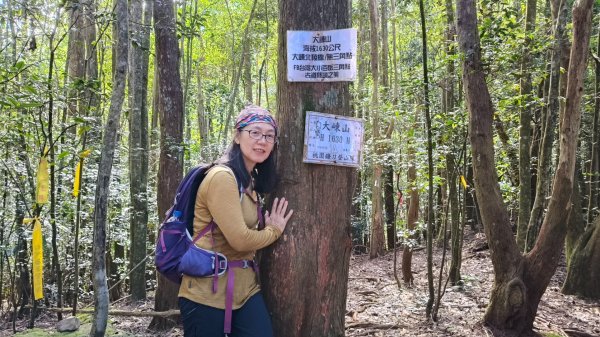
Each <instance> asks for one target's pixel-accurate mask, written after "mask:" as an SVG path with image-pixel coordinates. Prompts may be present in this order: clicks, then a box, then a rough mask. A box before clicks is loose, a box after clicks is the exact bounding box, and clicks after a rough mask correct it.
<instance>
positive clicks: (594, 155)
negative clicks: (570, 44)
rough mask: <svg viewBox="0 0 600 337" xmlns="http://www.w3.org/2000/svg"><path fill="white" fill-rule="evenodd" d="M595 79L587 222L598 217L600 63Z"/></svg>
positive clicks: (599, 180) (599, 38)
mask: <svg viewBox="0 0 600 337" xmlns="http://www.w3.org/2000/svg"><path fill="white" fill-rule="evenodd" d="M596 54H598V55H600V29H599V30H598V45H597V46H596ZM595 66H596V67H595V68H596V69H595V71H596V74H595V75H596V78H595V79H594V81H595V86H596V88H595V95H594V97H595V99H594V122H593V123H594V124H593V127H592V143H591V144H590V169H589V177H590V178H589V179H590V180H589V183H588V207H587V209H588V214H587V222H588V223H592V219H594V217H597V216H598V215H600V197H599V196H598V195H599V194H600V62H598V61H596V62H595Z"/></svg>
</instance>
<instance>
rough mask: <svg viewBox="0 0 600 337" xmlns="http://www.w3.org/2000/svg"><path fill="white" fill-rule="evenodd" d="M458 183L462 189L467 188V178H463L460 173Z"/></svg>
mask: <svg viewBox="0 0 600 337" xmlns="http://www.w3.org/2000/svg"><path fill="white" fill-rule="evenodd" d="M460 183H461V184H462V185H463V188H464V189H467V186H469V185H468V184H467V180H466V179H465V176H462V175H461V176H460Z"/></svg>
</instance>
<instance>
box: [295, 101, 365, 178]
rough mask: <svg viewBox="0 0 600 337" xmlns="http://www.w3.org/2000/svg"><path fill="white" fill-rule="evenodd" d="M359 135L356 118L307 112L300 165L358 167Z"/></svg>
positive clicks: (359, 130) (361, 130)
mask: <svg viewBox="0 0 600 337" xmlns="http://www.w3.org/2000/svg"><path fill="white" fill-rule="evenodd" d="M363 133H364V125H363V121H362V120H361V119H359V118H352V117H346V116H338V115H331V114H324V113H320V112H314V111H307V112H306V124H305V127H304V158H303V162H305V163H315V164H326V165H340V166H352V167H359V166H360V163H361V159H362V147H363V144H362V143H363Z"/></svg>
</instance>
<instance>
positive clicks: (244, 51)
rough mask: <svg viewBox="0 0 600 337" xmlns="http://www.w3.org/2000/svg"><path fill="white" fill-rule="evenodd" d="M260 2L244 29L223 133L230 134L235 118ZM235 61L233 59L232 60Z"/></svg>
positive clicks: (253, 5)
mask: <svg viewBox="0 0 600 337" xmlns="http://www.w3.org/2000/svg"><path fill="white" fill-rule="evenodd" d="M257 2H258V0H254V1H253V3H252V9H251V10H250V15H249V17H248V23H247V24H246V28H245V29H244V37H243V38H242V57H241V58H240V63H239V65H238V69H237V70H236V71H235V76H234V79H233V83H232V84H233V89H232V90H231V95H230V96H229V105H228V109H227V116H226V118H225V128H223V131H222V132H229V128H230V126H229V124H230V123H231V117H232V116H233V111H234V109H235V102H236V100H237V96H238V88H239V84H240V78H241V74H242V69H243V67H244V63H245V61H244V60H245V58H246V55H247V54H248V53H249V52H248V50H249V48H250V38H249V37H248V34H249V32H250V25H251V23H252V19H253V18H254V11H255V9H256V3H257ZM232 61H233V59H232ZM226 139H227V137H226V136H225V134H223V137H222V141H223V142H225V140H226Z"/></svg>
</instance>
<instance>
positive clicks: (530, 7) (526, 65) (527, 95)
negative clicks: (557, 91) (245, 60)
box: [517, 0, 537, 250]
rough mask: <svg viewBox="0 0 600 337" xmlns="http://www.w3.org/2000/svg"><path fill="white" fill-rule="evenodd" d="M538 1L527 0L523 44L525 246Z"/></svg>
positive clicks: (520, 225)
mask: <svg viewBox="0 0 600 337" xmlns="http://www.w3.org/2000/svg"><path fill="white" fill-rule="evenodd" d="M536 7H537V0H527V10H526V14H525V16H526V19H525V42H524V44H523V54H522V55H523V58H522V59H521V79H520V88H521V93H520V94H521V99H522V101H523V103H521V106H520V107H519V109H520V110H521V118H520V121H519V218H518V220H517V245H518V246H519V249H521V250H524V249H525V239H526V238H527V224H528V222H529V215H530V212H531V157H530V152H529V147H530V145H531V135H532V128H531V122H532V115H533V113H532V110H533V107H532V106H531V105H532V104H530V103H531V101H532V98H531V94H532V90H531V70H530V68H531V64H532V59H531V58H532V56H531V48H532V44H533V39H532V35H533V32H534V30H535V16H536Z"/></svg>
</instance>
